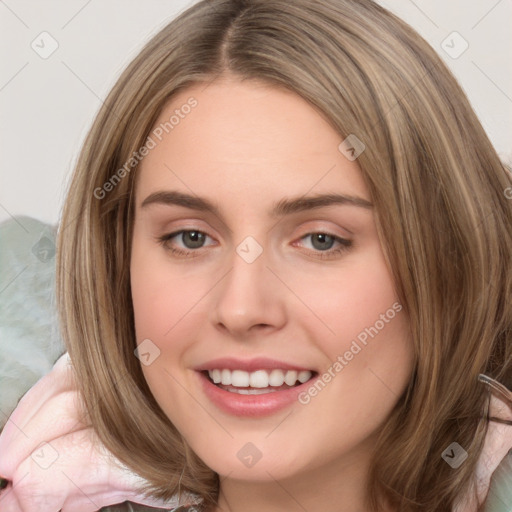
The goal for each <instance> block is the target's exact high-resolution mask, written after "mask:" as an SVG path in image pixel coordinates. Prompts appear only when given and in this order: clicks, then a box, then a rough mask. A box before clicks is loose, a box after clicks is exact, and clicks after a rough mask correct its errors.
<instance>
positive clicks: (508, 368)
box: [0, 0, 512, 512]
mask: <svg viewBox="0 0 512 512" xmlns="http://www.w3.org/2000/svg"><path fill="white" fill-rule="evenodd" d="M510 186H511V180H510V175H509V174H508V173H507V171H506V169H505V168H504V166H503V165H502V164H501V162H500V160H499V158H498V156H497V154H496V152H495V151H494V149H493V147H492V145H491V143H490V142H489V140H488V138H487V136H486V134H485V132H484V131H483V129H482V127H481V125H480V123H479V122H478V120H477V118H476V116H475V114H474V113H473V111H472V109H471V107H470V105H469V103H468V101H467V99H466V97H465V95H464V93H463V91H462V90H461V89H460V87H459V86H458V84H457V83H456V81H455V79H454V78H453V77H452V75H451V74H450V73H449V71H448V70H447V68H446V66H445V65H444V64H443V63H442V62H441V60H440V59H439V57H438V56H437V55H436V54H435V52H434V51H433V50H432V49H431V48H430V47H429V46H428V45H427V44H426V43H425V42H424V41H423V40H422V39H421V38H420V37H419V36H418V35H417V34H416V33H415V32H414V31H413V30H412V29H411V28H410V27H408V26H407V25H406V24H404V23H403V22H402V21H400V20H399V19H397V18H396V17H395V16H393V15H392V14H390V13H389V12H387V11H386V10H384V9H383V8H381V7H379V6H378V5H376V4H374V3H373V2H371V1H369V0H363V1H359V2H354V1H349V0H323V1H322V2H316V1H312V0H298V1H296V2H293V3H290V2H286V1H284V0H272V1H270V2H269V1H258V0H257V1H250V2H249V1H241V0H238V1H236V0H218V1H203V2H199V3H198V4H195V5H194V6H192V7H191V8H190V9H188V10H187V11H186V12H184V13H183V14H182V15H180V16H179V17H178V18H177V19H176V20H174V21H173V22H172V23H170V24H169V25H168V26H167V27H165V28H164V29H163V30H162V31H161V32H160V33H159V34H157V35H156V36H155V37H154V38H153V39H152V41H150V42H149V43H148V45H147V46H146V47H145V48H144V49H143V50H142V52H141V53H140V54H139V55H138V56H137V57H136V58H135V60H134V61H133V62H132V63H131V64H130V65H129V66H128V68H127V69H126V71H125V72H124V73H123V75H122V76H121V78H120V79H119V80H118V82H117V84H116V85H115V86H114V88H113V90H112V92H111V93H110V95H109V97H108V98H107V100H106V101H105V105H104V107H103V109H102V110H101V112H100V113H99V115H98V117H97V119H96V120H95V122H94V125H93V127H92V129H91V131H90V133H89V136H88V138H87V140H86V142H85V145H84V148H83V151H82V153H81V156H80V159H79V162H78V164H77V167H76V170H75V174H74V176H73V180H72V183H71V186H70V190H69V194H68V197H67V200H66V204H65V208H64V211H63V218H62V222H61V227H60V235H59V244H58V270H57V272H58V276H57V279H58V281H57V282H58V292H59V307H60V313H61V324H62V330H63V337H64V340H65V342H66V344H67V347H68V350H69V356H70V358H71V361H72V363H73V367H74V369H75V372H76V385H77V386H78V387H79V390H80V392H81V396H83V400H84V403H85V411H84V413H86V414H87V416H88V418H90V422H91V425H92V427H93V429H94V432H95V433H97V436H98V438H99V440H100V441H101V442H102V443H103V445H104V446H105V447H106V448H107V449H108V450H109V451H110V452H112V453H113V454H114V455H115V456H116V457H117V458H118V459H119V460H120V461H121V462H122V463H123V464H125V465H126V466H127V467H128V468H130V469H131V470H132V471H135V472H136V473H137V474H138V475H140V476H141V477H142V478H143V479H144V480H145V481H147V485H146V487H145V488H144V489H145V490H148V491H151V494H152V496H153V497H154V498H156V499H160V500H171V499H173V498H174V497H176V496H177V495H178V494H180V492H184V493H185V495H186V496H187V497H190V496H191V497H194V498H196V500H195V501H196V504H195V506H196V507H202V508H203V509H204V510H209V511H211V510H213V511H220V510H233V511H236V510H245V511H248V510H272V509H274V510H294V509H297V510H304V509H306V510H317V509H318V510H340V509H342V510H344V511H349V512H350V511H356V510H372V511H386V512H388V511H389V512H391V511H393V512H397V511H415V510H422V511H424V510H428V511H445V510H446V511H449V510H454V509H456V507H459V510H476V509H477V507H479V506H481V505H482V506H483V500H484V499H485V494H484V495H482V491H481V490H479V489H478V488H476V487H473V479H474V476H475V473H476V469H477V464H478V461H479V457H480V456H481V454H482V453H483V448H484V441H485V439H486V434H487V433H488V430H489V425H490V423H489V408H490V402H489V390H488V388H487V387H486V386H484V385H483V384H482V382H480V381H479V380H478V376H479V375H480V374H486V375H487V376H490V377H492V379H494V380H496V381H498V382H501V383H502V384H504V385H505V386H506V387H508V388H511V387H512V362H511V352H510V332H511V329H512V314H511V305H510V300H508V297H510V292H511V288H512V277H511V273H510V253H511V250H512V236H511V226H512V212H511V207H510V201H509V200H508V199H507V196H506V192H505V191H506V190H507V189H508V187H510ZM324 244H327V247H325V246H324ZM333 247H334V248H333ZM63 364H64V363H63ZM71 388H72V386H71V385H70V388H68V389H71ZM70 396H73V398H74V395H70ZM76 407H78V404H76ZM69 408H70V409H72V407H69ZM501 412H502V413H503V414H506V410H505V409H502V410H501ZM492 421H494V420H492ZM72 429H73V422H70V424H66V425H65V428H64V429H63V432H67V431H69V430H72ZM87 441H90V439H89V438H87ZM88 446H89V445H86V447H88ZM87 449H88V448H87ZM101 449H102V448H101V446H100V447H98V452H99V451H101ZM43 457H47V455H46V452H45V453H43ZM0 464H1V462H0ZM102 467H104V466H102ZM6 471H7V469H4V470H3V474H4V475H6V476H9V475H7V474H6ZM0 472H2V467H0ZM87 481H88V480H87V478H83V477H82V480H81V482H83V483H84V485H85V484H86V482H87ZM93 481H95V482H98V481H99V482H101V479H100V480H97V479H93ZM126 487H129V486H126V485H125V488H126ZM84 494H85V495H86V496H92V494H90V493H88V492H87V491H86V492H84ZM126 496H127V497H128V498H129V496H128V495H126ZM119 497H120V498H121V496H119ZM89 501H93V500H92V499H90V500H89ZM117 501H121V499H118V500H117ZM110 503H112V501H110ZM98 504H100V505H103V504H107V503H106V502H103V503H98V502H96V503H93V505H98ZM65 505H66V504H65V502H64V501H62V502H61V505H59V506H62V507H63V510H66V509H65ZM93 505H91V504H89V505H87V506H89V507H91V506H93ZM84 507H85V505H84ZM90 510H94V509H93V508H90Z"/></svg>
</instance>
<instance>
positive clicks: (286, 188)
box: [130, 76, 413, 512]
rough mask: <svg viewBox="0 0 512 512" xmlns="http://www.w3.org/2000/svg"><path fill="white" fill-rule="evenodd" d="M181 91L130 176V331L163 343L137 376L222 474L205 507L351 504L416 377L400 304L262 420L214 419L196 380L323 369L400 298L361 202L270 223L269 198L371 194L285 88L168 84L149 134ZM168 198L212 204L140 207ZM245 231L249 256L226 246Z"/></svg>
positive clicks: (308, 109) (233, 82) (318, 122)
mask: <svg viewBox="0 0 512 512" xmlns="http://www.w3.org/2000/svg"><path fill="white" fill-rule="evenodd" d="M191 96H193V97H194V98H195V99H196V100H197V102H198V104H197V106H196V107H195V108H194V109H193V110H192V111H191V112H190V113H189V114H188V115H187V116H185V117H184V118H183V119H180V122H179V124H177V125H175V126H174V128H173V129H172V131H169V133H168V134H165V136H164V137H162V140H161V141H159V142H158V144H157V145H156V147H154V148H153V149H151V151H150V152H149V154H148V155H147V156H146V157H145V158H144V160H143V162H142V164H141V167H140V168H139V170H138V171H137V172H138V173H139V174H138V176H137V185H136V211H135V224H134V231H133V245H132V257H131V269H130V272H131V285H132V297H133V304H134V310H135V326H136V336H137V343H141V342H142V341H143V340H145V339H149V340H151V343H152V345H151V347H153V350H154V353H155V354H157V353H158V350H159V353H158V357H156V359H154V361H153V362H152V363H151V364H149V365H142V369H143V372H144V375H145V378H146V380H147V382H148V384H149V386H150V389H151V391H152V393H153V394H154V396H155V398H156V400H157V401H158V403H159V405H160V406H161V408H162V409H163V411H164V412H165V413H166V414H167V416H168V417H169V418H170V420H171V421H172V422H173V423H174V424H175V425H176V427H177V428H178V429H179V430H180V432H181V433H182V434H183V435H184V437H185V439H186V440H187V442H188V443H189V444H190V446H191V447H192V449H193V450H194V451H195V452H196V453H197V454H198V455H199V457H201V459H202V460H204V462H205V463H206V464H207V465H208V466H209V467H211V468H212V469H213V470H214V471H216V472H217V473H219V474H220V475H221V491H220V498H219V506H218V507H217V508H216V510H217V511H220V510H223V511H227V510H229V511H233V512H234V511H239V510H244V511H246V512H251V511H256V510H267V511H274V510H276V511H277V510H289V511H295V510H304V509H307V510H310V511H313V510H322V511H334V510H337V511H339V510H340V504H343V510H344V512H356V511H360V510H363V498H364V496H365V494H366V493H365V490H364V483H365V481H366V475H367V471H368V464H369V460H370V454H371V450H372V447H373V445H374V442H375V435H376V434H378V431H379V426H380V425H382V424H383V422H384V421H385V419H386V418H387V416H388V415H389V414H390V412H391V410H392V409H393V407H394V405H395V404H396V402H397V401H398V399H399V397H400V395H401V394H402V392H403V391H404V390H405V388H406V386H407V383H408V381H409V379H410V377H411V372H412V369H413V352H412V343H411V340H410V336H409V330H408V321H407V317H406V315H405V313H404V311H403V310H402V311H401V312H399V313H397V314H396V315H393V316H394V318H393V319H391V320H389V321H387V322H384V327H383V328H381V329H379V330H378V334H376V335H374V336H373V337H368V342H367V344H366V345H362V344H359V345H361V347H362V349H361V350H360V351H359V352H358V353H357V354H356V355H354V357H353V358H352V359H351V360H350V361H346V362H347V364H346V365H344V366H343V369H342V370H341V371H338V372H336V371H334V375H335V376H334V377H333V378H332V379H331V380H330V382H329V383H327V385H326V386H325V387H324V388H323V389H322V390H321V391H320V392H319V393H318V394H317V395H316V396H314V397H312V398H311V400H310V401H309V403H307V404H301V403H299V402H294V403H293V404H292V405H291V406H289V407H287V408H285V409H284V410H281V411H279V412H277V413H275V414H271V415H268V416H265V417H258V418H247V417H237V416H235V415H231V414H228V413H225V412H223V411H221V410H220V409H219V408H217V406H216V405H214V404H213V403H212V402H211V401H210V400H209V399H208V398H207V397H206V395H205V394H204V392H203V391H202V389H201V386H200V385H199V379H198V376H197V372H196V371H195V370H194V368H195V367H197V366H198V365H200V364H203V363H205V362H207V361H209V360H212V359H214V358H218V357H235V358H240V359H250V358H252V357H258V356H265V357H269V358H273V359H278V360H282V361H287V362H289V363H292V364H296V365H300V366H303V367H306V368H311V369H314V370H315V371H317V372H318V374H319V375H322V374H323V372H326V371H328V369H329V368H332V367H333V364H334V363H335V361H336V360H337V358H338V356H340V355H341V356H343V354H344V353H345V352H346V351H347V350H349V349H350V346H351V343H352V341H353V340H355V339H357V336H358V335H359V334H360V333H361V332H363V331H364V330H365V328H369V327H370V326H374V325H375V324H376V322H377V321H378V320H379V319H381V318H382V317H381V315H383V314H385V313H386V311H388V310H389V309H390V308H392V306H393V304H395V303H398V298H397V296H396V292H395V289H394V284H393V279H392V277H391V274H390V272H389V270H388V268H387V266H386V263H385V259H384V255H383V252H382V249H381V245H380V242H379V238H378V235H377V231H376V227H375V222H374V213H373V209H372V208H362V207H358V206H353V205H347V204H344V205H339V204H337V205H331V206H328V207H323V208H317V209H315V210H310V211H305V212H298V213H293V214H290V215H285V216H282V217H278V218H272V217H269V216H268V211H269V210H270V209H271V207H272V206H273V205H274V203H275V202H277V201H279V200H281V199H283V198H292V197H300V196H304V195H307V196H311V195H315V194H325V193H340V194H347V195H351V196H358V197H360V198H362V199H365V200H367V201H369V202H371V198H370V196H369V192H368V190H367V187H366V185H365V183H364V180H363V177H362V175H361V172H360V169H359V166H358V164H357V160H356V161H349V160H348V159H347V158H346V157H345V156H344V155H343V154H342V153H341V152H340V151H339V150H338V146H339V144H340V143H341V142H342V140H343V139H342V138H341V137H340V136H339V134H338V133H337V132H336V131H335V130H334V129H333V128H332V127H331V126H330V125H329V124H328V123H327V121H326V120H325V118H324V117H323V116H322V115H320V114H319V112H318V111H317V110H315V109H314V108H313V107H312V106H311V105H310V104H309V103H307V102H306V101H305V100H304V99H302V98H301V97H299V96H298V95H296V94H294V93H291V92H289V91H285V90H282V89H278V88H275V87H271V86H268V85H266V84H262V83H258V82H255V81H252V82H248V81H245V82H241V81H238V80H237V79H236V78H234V77H229V76H227V77H226V76H225V77H222V78H221V79H218V80H216V81H215V82H212V83H210V84H209V85H208V86H206V85H204V84H200V85H195V86H193V87H191V88H189V89H187V90H185V91H182V92H181V93H180V94H179V95H177V96H175V97H174V98H172V100H171V102H170V103H169V104H168V105H167V106H166V107H165V109H164V110H163V111H162V113H161V116H160V118H159V120H158V121H157V123H156V126H157V125H159V124H160V123H161V122H165V121H166V120H168V119H169V117H170V116H171V115H172V113H173V111H174V110H175V109H177V108H178V109H179V108H180V107H181V106H182V105H184V104H185V103H186V102H187V99H188V98H190V97H191ZM164 190H177V191H180V192H184V193H188V194H192V195H195V196H200V197H205V198H208V199H209V200H210V201H211V202H213V203H215V204H217V205H218V207H219V210H220V215H219V216H216V215H213V214H211V213H206V212H202V211H198V210H193V209H189V208H186V207H183V206H176V205H164V204H151V205H147V206H144V207H142V206H141V203H142V202H143V201H144V199H145V198H147V197H148V196H149V195H150V194H152V193H154V192H158V191H164ZM185 229H189V230H192V231H193V230H197V231H200V232H202V233H204V234H205V235H207V236H206V237H205V238H204V242H203V244H202V245H201V243H197V241H196V242H194V241H195V240H196V239H194V238H190V237H189V236H187V234H186V233H185V236H182V235H180V234H179V235H177V236H174V237H173V238H172V239H170V240H167V242H166V243H165V244H161V243H159V242H158V240H157V238H158V237H161V236H163V235H166V234H169V233H173V232H175V231H179V230H185ZM312 232H313V233H327V234H330V235H334V236H337V237H340V238H343V239H348V240H350V241H351V242H352V245H351V246H350V247H348V248H345V250H344V251H343V252H341V253H337V254H335V253H334V252H333V251H335V250H336V249H338V248H343V245H342V244H340V243H339V242H337V241H334V242H332V241H331V240H332V239H327V240H326V241H324V242H323V244H322V243H321V242H322V240H318V239H317V238H316V237H315V235H313V236H308V234H310V233H312ZM248 236H251V237H253V238H254V239H255V240H256V241H257V242H258V244H259V245H260V246H261V248H262V250H263V252H262V253H261V254H260V255H259V257H257V258H256V259H255V261H253V262H252V263H247V262H246V261H245V260H244V259H243V258H242V257H240V256H239V254H237V252H236V248H237V246H238V245H239V244H240V243H241V242H242V241H243V240H244V239H245V238H246V237H248ZM194 247H198V248H194ZM172 248H175V249H182V250H185V251H187V250H188V252H189V253H190V257H185V256H180V255H176V254H173V253H172V252H171V249H172ZM329 252H330V253H331V257H329V258H322V255H324V256H325V255H326V254H327V253H329ZM380 325H381V323H380V322H379V324H378V327H379V326H380ZM146 343H147V342H146ZM155 346H156V347H157V348H158V350H157V349H156V348H155ZM338 361H339V360H338ZM338 368H339V366H338ZM331 371H332V370H331ZM248 442H250V443H253V444H254V445H255V446H256V447H257V449H258V450H259V452H261V459H260V460H259V461H258V462H257V463H256V464H254V465H253V466H252V467H246V466H245V465H244V464H243V463H242V462H241V460H240V459H239V457H237V452H238V451H239V450H240V449H241V448H242V447H243V446H244V445H246V443H248Z"/></svg>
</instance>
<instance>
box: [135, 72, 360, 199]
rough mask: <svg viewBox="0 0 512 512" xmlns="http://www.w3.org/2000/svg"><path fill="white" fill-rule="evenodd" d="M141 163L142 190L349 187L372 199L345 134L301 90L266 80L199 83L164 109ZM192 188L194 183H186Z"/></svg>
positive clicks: (220, 193) (267, 192)
mask: <svg viewBox="0 0 512 512" xmlns="http://www.w3.org/2000/svg"><path fill="white" fill-rule="evenodd" d="M150 137H151V138H152V139H153V142H154V147H153V148H152V149H151V150H150V151H149V153H148V154H147V155H146V156H145V157H144V159H143V160H142V162H141V165H140V166H139V170H138V173H139V176H138V184H137V196H138V198H139V203H140V198H141V196H142V195H147V194H149V193H151V192H154V191H155V190H156V189H162V188H172V189H179V190H182V191H187V192H188V193H196V194H199V195H205V194H208V195H211V194H212V193H215V196H216V197H219V198H222V197H225V198H231V200H233V199H234V195H235V194H239V195H245V196H250V198H251V200H253V201H254V200H255V199H256V198H259V199H260V200H262V199H263V198H265V197H267V196H269V197H270V196H277V195H278V196H283V194H284V196H286V195H297V194H305V193H306V192H307V191H308V190H313V192H318V193H320V192H322V193H325V192H332V191H341V190H342V191H343V193H346V194H353V195H359V196H364V197H365V198H367V199H369V197H368V194H367V191H366V187H365V184H364V181H363V178H362V175H361V172H360V169H359V167H358V165H357V162H356V161H349V160H348V159H347V158H346V157H345V156H344V155H343V154H342V153H341V152H340V151H339V149H338V146H339V145H340V143H341V142H342V140H343V139H342V137H341V136H340V135H339V134H338V133H337V132H336V131H335V130H334V129H333V128H332V127H331V125H330V124H329V122H328V121H327V120H326V119H325V117H324V116H323V114H321V113H320V112H319V111H318V110H317V109H315V107H313V106H312V105H311V104H309V103H308V102H307V101H306V100H304V99H303V98H302V97H300V96H299V95H297V94H295V93H293V92H291V91H288V90H286V89H283V88H277V87H275V86H271V85H268V84H265V83H262V82H256V81H243V82H242V81H237V80H234V79H222V80H217V81H215V82H212V83H209V84H204V83H202V84H194V85H193V86H191V87H190V88H188V89H186V90H183V91H181V92H180V93H179V94H177V95H176V96H174V97H173V98H172V99H171V100H170V101H169V102H168V103H167V105H166V106H165V107H164V108H163V109H162V112H161V113H160V115H159V118H158V120H157V121H156V123H155V125H154V127H153V129H152V131H151V134H150ZM187 189H188V190H187Z"/></svg>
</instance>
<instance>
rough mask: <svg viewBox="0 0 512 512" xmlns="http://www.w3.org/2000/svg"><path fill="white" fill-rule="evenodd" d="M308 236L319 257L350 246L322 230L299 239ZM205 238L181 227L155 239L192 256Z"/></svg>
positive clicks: (302, 238) (185, 254)
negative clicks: (174, 240) (175, 244)
mask: <svg viewBox="0 0 512 512" xmlns="http://www.w3.org/2000/svg"><path fill="white" fill-rule="evenodd" d="M180 235H181V236H180ZM178 237H179V238H178ZM308 237H310V238H311V241H312V246H313V249H312V250H310V251H309V252H313V253H315V254H314V255H315V257H319V258H320V259H327V258H335V257H336V256H338V255H340V254H341V253H344V252H346V251H348V250H349V248H350V247H351V246H352V241H351V240H347V239H345V238H341V237H339V236H336V235H332V234H330V233H324V232H313V233H308V234H306V235H304V236H303V237H301V238H300V240H304V239H306V238H308ZM174 238H178V240H180V239H181V242H182V244H184V245H185V247H184V248H183V247H175V246H174V245H173V244H172V240H173V239H174ZM206 238H210V237H209V236H208V235H207V234H206V233H204V232H203V231H199V230H196V229H182V230H180V231H175V232H173V233H169V234H166V235H163V236H161V237H157V241H158V242H159V243H160V244H161V245H162V246H163V247H164V248H165V249H166V250H168V251H170V252H171V253H172V254H174V255H176V256H184V257H194V256H195V255H194V254H193V253H194V252H198V251H196V249H201V248H203V247H204V242H205V240H206ZM335 244H338V247H337V248H335V249H333V248H332V247H333V245H335Z"/></svg>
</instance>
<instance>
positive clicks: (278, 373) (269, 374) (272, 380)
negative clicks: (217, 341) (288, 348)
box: [208, 369, 313, 388]
mask: <svg viewBox="0 0 512 512" xmlns="http://www.w3.org/2000/svg"><path fill="white" fill-rule="evenodd" d="M208 375H210V379H212V380H213V382H214V383H215V384H219V383H220V384H223V385H224V386H235V387H241V388H243V387H249V386H250V387H251V388H266V387H268V386H269V385H270V386H282V385H283V384H284V383H286V384H287V385H288V386H293V385H294V384H295V383H296V382H297V381H299V382H301V383H304V382H306V381H308V380H309V379H310V378H311V376H312V375H313V374H312V373H311V372H310V371H309V370H303V371H300V372H297V371H296V370H288V371H285V370H271V371H267V370H256V371H255V372H244V371H243V370H225V369H223V370H218V369H215V370H208Z"/></svg>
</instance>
